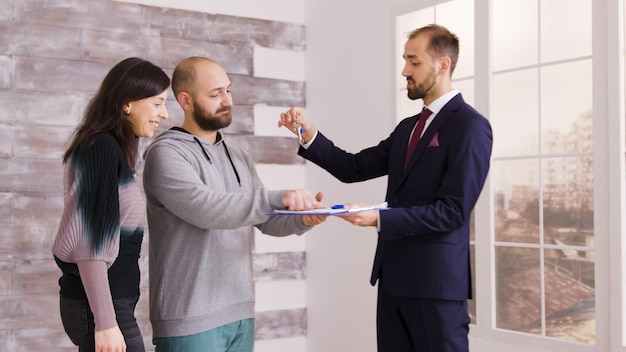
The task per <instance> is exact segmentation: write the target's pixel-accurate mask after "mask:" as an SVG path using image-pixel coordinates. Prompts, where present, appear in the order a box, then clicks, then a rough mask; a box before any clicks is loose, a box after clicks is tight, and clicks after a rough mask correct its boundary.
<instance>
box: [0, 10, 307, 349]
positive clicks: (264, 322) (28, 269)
mask: <svg viewBox="0 0 626 352" xmlns="http://www.w3.org/2000/svg"><path fill="white" fill-rule="evenodd" d="M304 35H305V31H304V27H303V26H302V25H296V24H289V23H282V22H273V21H266V20H255V19H249V18H240V17H232V16H221V15H212V14H206V13H198V12H191V11H183V10H171V9H162V8H157V7H148V6H143V5H135V4H128V3H120V2H114V1H105V0H89V1H79V0H2V4H0V350H2V351H7V352H13V351H16V352H17V351H20V352H22V351H74V350H75V348H73V346H72V345H71V343H70V342H69V339H68V338H67V337H66V336H65V334H64V332H63V329H62V326H61V322H60V318H59V313H58V285H57V279H58V277H59V273H60V271H59V269H58V268H57V267H56V266H55V264H54V262H53V260H52V255H51V246H52V241H53V238H54V235H55V231H56V228H57V226H58V220H59V216H60V213H61V209H62V203H63V200H62V183H61V179H62V166H61V155H62V153H63V151H64V147H65V144H66V142H67V139H68V137H69V135H70V133H71V131H72V129H73V128H74V126H75V125H76V124H77V122H78V121H79V119H80V117H81V114H82V112H83V110H84V108H85V106H86V104H87V101H88V100H89V98H90V97H91V95H92V94H93V93H94V92H95V90H96V89H97V87H98V85H99V83H100V81H101V80H102V78H103V77H104V75H105V74H106V72H107V71H108V70H109V69H110V68H111V67H112V66H113V65H114V64H115V63H117V62H118V61H120V60H121V59H123V58H126V57H129V56H140V57H143V58H145V59H148V60H150V61H152V62H154V63H155V64H157V65H159V66H161V67H163V68H164V69H165V71H166V72H167V73H168V74H171V72H172V70H173V68H174V66H175V65H176V63H178V62H179V61H180V60H181V59H183V58H185V57H187V56H191V55H202V56H208V57H211V58H213V59H215V60H217V61H218V62H220V63H221V64H222V65H223V66H224V67H225V68H226V70H227V71H228V73H229V75H230V77H231V80H232V82H233V98H234V100H235V104H236V106H235V110H234V123H233V125H232V126H230V127H229V128H227V129H226V132H227V133H229V134H230V135H232V137H233V138H235V139H237V141H238V142H240V143H242V144H244V145H247V146H249V148H250V150H251V153H253V156H254V158H255V159H256V160H257V161H258V162H260V163H264V164H302V160H301V159H299V158H298V157H297V156H296V155H295V144H294V143H293V139H291V138H289V137H267V136H255V135H254V116H253V115H254V109H253V106H254V105H255V104H259V103H262V104H267V105H269V106H292V105H299V106H304V103H305V102H304V89H305V85H304V82H299V81H288V80H280V79H268V78H259V77H255V76H254V72H253V53H254V48H255V47H264V48H272V49H279V50H288V51H296V52H302V51H303V50H304V44H305V38H304ZM170 99H171V94H170ZM168 109H169V113H170V119H169V120H167V121H166V122H165V123H162V125H161V126H160V127H159V128H160V129H161V130H162V129H166V128H169V127H171V126H172V125H177V124H179V123H180V122H181V121H182V111H181V110H180V108H179V107H178V105H177V103H176V102H175V101H174V100H171V101H169V102H168ZM270 147H271V148H270ZM268 150H271V151H273V152H267V151H268ZM148 238H149V233H148V236H147V238H146V243H147V240H148ZM146 243H144V251H143V255H142V259H141V260H142V262H141V264H142V275H143V277H142V285H141V287H142V295H143V296H142V298H141V300H140V303H139V307H138V310H137V315H138V317H139V319H140V324H141V328H142V331H143V334H144V337H145V339H146V346H147V347H148V348H149V349H152V344H151V342H150V339H151V328H150V323H149V320H148V303H147V290H148V288H147V283H148V281H147V277H148V272H147V254H148V253H147V250H146V249H147V247H146V246H145V244H146ZM255 275H256V278H257V280H263V281H268V280H269V281H271V280H289V279H298V280H302V279H304V276H305V255H304V252H284V253H257V254H255ZM304 335H306V308H298V309H287V310H277V311H269V312H267V311H266V312H261V313H259V314H258V320H257V339H273V338H279V337H295V336H304Z"/></svg>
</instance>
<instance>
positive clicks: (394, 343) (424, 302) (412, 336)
mask: <svg viewBox="0 0 626 352" xmlns="http://www.w3.org/2000/svg"><path fill="white" fill-rule="evenodd" d="M469 323H470V318H469V314H468V312H467V301H448V300H437V299H419V298H411V297H396V296H391V295H389V294H388V293H387V292H385V289H384V288H383V285H382V284H381V282H380V281H379V282H378V309H377V321H376V325H377V332H378V352H468V349H469V347H468V336H467V335H468V333H469Z"/></svg>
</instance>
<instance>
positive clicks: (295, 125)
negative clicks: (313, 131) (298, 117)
mask: <svg viewBox="0 0 626 352" xmlns="http://www.w3.org/2000/svg"><path fill="white" fill-rule="evenodd" d="M293 129H294V130H296V133H298V142H299V143H300V145H304V138H302V133H303V132H304V128H302V125H301V124H300V121H295V122H294V123H293Z"/></svg>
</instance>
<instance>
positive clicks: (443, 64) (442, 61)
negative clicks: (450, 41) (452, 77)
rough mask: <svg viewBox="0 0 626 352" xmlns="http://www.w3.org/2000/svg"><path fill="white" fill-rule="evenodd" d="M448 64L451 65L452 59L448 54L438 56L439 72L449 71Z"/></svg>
mask: <svg viewBox="0 0 626 352" xmlns="http://www.w3.org/2000/svg"><path fill="white" fill-rule="evenodd" d="M450 65H452V60H451V59H450V57H449V56H442V57H440V58H439V73H440V74H444V73H446V72H448V73H450Z"/></svg>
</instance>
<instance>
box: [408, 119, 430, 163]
mask: <svg viewBox="0 0 626 352" xmlns="http://www.w3.org/2000/svg"><path fill="white" fill-rule="evenodd" d="M430 114H432V111H430V110H428V109H427V108H424V109H423V110H422V113H421V114H420V117H419V120H417V126H415V130H414V131H413V136H411V142H409V148H408V149H407V150H406V158H405V159H404V169H403V170H406V166H407V165H408V164H409V160H411V155H412V154H413V151H414V150H415V146H416V145H417V142H418V141H419V140H420V136H421V135H422V131H424V126H425V125H426V119H428V116H430Z"/></svg>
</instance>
